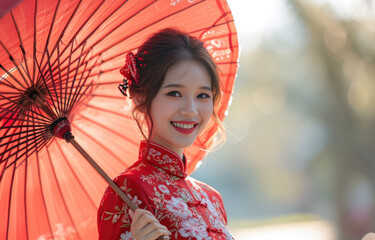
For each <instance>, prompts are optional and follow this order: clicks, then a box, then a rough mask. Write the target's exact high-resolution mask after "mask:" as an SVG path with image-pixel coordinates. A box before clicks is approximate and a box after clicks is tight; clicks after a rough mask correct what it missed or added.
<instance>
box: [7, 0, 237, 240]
mask: <svg viewBox="0 0 375 240" xmlns="http://www.w3.org/2000/svg"><path fill="white" fill-rule="evenodd" d="M18 2H19V1H9V0H8V1H5V2H4V3H7V4H5V5H4V6H3V5H1V4H0V8H1V9H0V16H1V19H0V212H1V216H0V239H51V238H54V239H94V238H97V231H96V211H97V207H98V205H99V201H100V199H101V196H102V194H103V192H104V189H105V188H106V186H107V183H106V182H105V181H104V180H103V179H102V178H101V177H100V176H99V175H98V173H97V172H96V171H95V170H94V169H93V168H92V167H91V166H90V165H89V164H88V163H87V162H86V161H85V160H84V159H83V158H82V156H81V155H80V154H79V153H78V152H77V151H76V150H75V149H74V148H73V147H72V146H71V145H70V144H66V143H65V142H64V141H63V140H61V139H58V138H55V137H53V132H51V131H52V130H53V127H54V126H56V124H58V123H59V121H60V120H61V119H63V118H67V119H68V120H69V121H70V123H71V128H72V133H73V134H74V135H75V139H76V140H77V141H79V142H80V143H81V145H82V147H83V148H84V149H86V151H87V152H88V153H90V155H91V156H92V157H93V158H94V159H95V160H96V161H97V162H98V164H99V165H100V166H101V167H102V168H103V169H104V170H105V171H106V172H107V173H108V174H109V176H111V177H114V176H116V175H118V174H119V173H120V172H121V171H123V170H124V169H125V168H126V167H127V166H129V165H130V164H132V163H133V162H134V161H136V159H137V155H138V152H137V151H138V144H139V140H140V139H141V136H140V134H139V133H138V130H137V129H136V127H135V124H134V122H133V121H132V117H131V113H130V112H128V111H125V110H124V107H126V105H127V102H126V101H125V100H124V97H123V96H122V94H121V93H120V92H119V91H118V89H117V86H118V84H119V83H121V82H122V77H121V74H120V73H119V69H120V68H121V67H122V66H123V64H124V55H125V53H126V52H128V51H136V49H137V47H138V46H139V45H140V44H142V43H143V42H144V41H145V39H146V38H147V37H148V36H149V35H150V34H152V33H154V32H155V31H157V30H159V29H162V28H165V27H177V28H179V29H181V30H184V31H187V32H189V33H191V34H192V35H194V36H196V37H198V38H200V39H201V40H203V41H204V42H205V44H206V47H207V49H208V50H209V52H210V54H211V55H212V57H213V58H214V60H215V62H216V63H217V65H218V66H219V68H220V78H221V87H222V95H223V97H222V101H221V103H220V104H219V106H218V108H217V114H218V116H219V118H221V119H223V118H224V117H225V112H226V110H227V107H228V102H229V99H230V97H231V93H232V88H233V84H234V79H235V74H236V70H237V60H238V40H237V35H236V30H235V27H234V23H233V18H232V15H231V13H230V10H229V8H228V5H227V3H226V1H224V0H159V1H155V0H154V1H151V0H138V1H136V0H134V1H133V0H128V1H115V0H113V1H98V0H81V1H79V0H70V1H58V0H25V1H23V2H21V3H18ZM12 7H13V8H12ZM7 8H9V9H10V8H12V10H11V11H10V12H7V11H8V9H7ZM214 131H215V128H214V127H210V128H209V129H208V130H207V131H205V132H204V133H203V134H202V135H201V136H200V137H199V138H198V139H197V141H196V142H195V143H194V145H193V146H192V147H190V148H188V149H187V150H186V155H187V159H188V160H189V161H188V173H191V172H192V171H193V170H194V169H195V168H196V165H197V163H198V162H199V161H201V160H202V158H203V157H204V155H205V152H204V151H202V150H201V147H202V146H203V143H204V141H205V139H208V138H209V137H210V136H211V135H212V134H213V133H214Z"/></svg>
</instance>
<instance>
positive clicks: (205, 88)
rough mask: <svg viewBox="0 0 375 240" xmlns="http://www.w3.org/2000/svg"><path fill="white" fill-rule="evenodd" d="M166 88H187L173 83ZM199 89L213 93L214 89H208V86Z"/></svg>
mask: <svg viewBox="0 0 375 240" xmlns="http://www.w3.org/2000/svg"><path fill="white" fill-rule="evenodd" d="M164 88H185V86H184V85H182V84H175V83H171V84H168V85H166V86H164ZM199 89H202V90H207V91H212V89H211V88H210V87H207V86H201V87H200V88H199Z"/></svg>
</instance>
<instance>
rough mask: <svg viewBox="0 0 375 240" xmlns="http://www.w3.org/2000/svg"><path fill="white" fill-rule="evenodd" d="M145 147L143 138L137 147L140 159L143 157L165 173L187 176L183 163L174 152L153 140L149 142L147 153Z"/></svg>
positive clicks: (180, 176)
mask: <svg viewBox="0 0 375 240" xmlns="http://www.w3.org/2000/svg"><path fill="white" fill-rule="evenodd" d="M147 147H148V142H147V141H145V140H144V141H141V144H140V147H139V159H140V160H143V159H144V160H146V161H147V162H149V163H151V164H153V165H155V166H156V167H158V168H161V169H163V170H164V171H166V172H167V173H169V174H171V175H174V176H177V177H179V178H185V177H186V176H187V174H186V166H185V163H184V161H183V160H182V159H181V157H180V156H178V155H177V154H176V153H175V152H173V151H171V150H169V149H168V148H166V147H163V146H161V145H159V144H157V143H154V142H150V145H149V149H148V153H147ZM184 157H185V155H184ZM185 162H186V161H185Z"/></svg>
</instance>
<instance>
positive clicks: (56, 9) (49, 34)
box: [40, 0, 61, 63]
mask: <svg viewBox="0 0 375 240" xmlns="http://www.w3.org/2000/svg"><path fill="white" fill-rule="evenodd" d="M60 2H61V0H58V1H57V5H56V8H55V12H54V13H53V18H52V22H51V26H50V28H49V31H48V36H47V40H46V45H45V46H44V51H43V53H46V51H47V49H48V44H49V41H50V38H51V34H52V29H53V25H54V24H55V21H56V16H57V11H58V9H59V7H60ZM44 56H45V54H43V55H42V59H41V61H40V63H42V62H43V60H44Z"/></svg>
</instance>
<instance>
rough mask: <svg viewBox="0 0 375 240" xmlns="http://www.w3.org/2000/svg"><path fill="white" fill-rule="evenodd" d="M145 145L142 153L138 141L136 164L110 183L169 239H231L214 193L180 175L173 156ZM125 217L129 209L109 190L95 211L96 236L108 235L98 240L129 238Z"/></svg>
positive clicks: (180, 168) (181, 166)
mask: <svg viewBox="0 0 375 240" xmlns="http://www.w3.org/2000/svg"><path fill="white" fill-rule="evenodd" d="M150 145H151V147H150V149H149V150H148V151H146V148H147V143H145V142H143V143H142V144H141V147H140V161H138V162H137V163H136V164H135V165H133V166H132V167H130V168H129V169H127V170H126V171H125V172H124V173H123V174H121V175H120V176H119V177H117V178H116V179H115V180H116V183H117V184H118V185H119V186H120V187H121V189H122V190H123V191H124V192H125V193H126V194H127V195H128V196H129V198H130V199H131V200H132V201H133V202H134V203H135V204H136V205H138V206H139V207H140V208H143V209H147V210H149V211H151V212H152V213H154V215H155V217H156V218H157V219H159V221H160V222H161V223H162V224H163V225H165V226H166V227H167V228H168V229H169V231H170V232H171V233H172V235H171V239H179V240H180V239H181V240H182V239H189V240H190V239H191V240H195V239H196V240H213V239H215V240H228V239H233V237H232V235H231V233H230V232H229V230H228V227H227V224H226V216H225V211H224V208H223V204H222V201H221V197H220V195H219V194H218V193H217V192H216V191H215V190H213V189H212V188H210V187H209V186H207V185H205V184H203V183H200V182H198V181H196V180H194V179H192V178H190V177H186V173H185V172H184V171H185V169H186V168H185V166H184V162H183V161H182V159H181V158H179V157H178V156H177V155H175V154H174V153H173V152H170V151H168V150H167V149H164V148H163V147H161V146H158V145H156V144H153V143H151V144H150ZM146 152H148V155H145V153H146ZM113 202H114V203H115V204H113ZM107 203H108V204H107ZM131 216H132V211H131V210H129V208H128V207H127V206H126V205H125V204H124V203H123V202H122V200H121V199H119V197H118V196H117V195H116V194H115V193H114V192H113V191H108V192H106V194H105V195H104V197H103V201H102V203H101V206H100V209H99V224H98V225H99V232H100V233H101V231H102V232H103V234H100V235H103V236H104V235H105V234H106V233H107V232H108V236H110V237H108V238H104V237H103V239H113V237H112V236H113V235H111V234H113V233H114V232H116V236H117V237H116V238H115V239H120V240H123V239H129V240H130V239H132V237H131V233H130V224H131Z"/></svg>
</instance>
